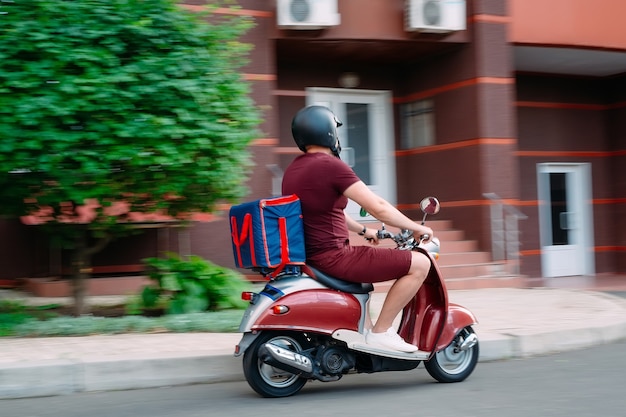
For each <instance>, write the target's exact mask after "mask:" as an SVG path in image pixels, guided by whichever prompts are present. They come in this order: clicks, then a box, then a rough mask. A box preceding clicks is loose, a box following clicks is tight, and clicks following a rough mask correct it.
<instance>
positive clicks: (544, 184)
mask: <svg viewBox="0 0 626 417" xmlns="http://www.w3.org/2000/svg"><path fill="white" fill-rule="evenodd" d="M537 181H538V191H539V224H540V238H541V264H542V274H543V276H545V277H558V276H574V275H586V274H593V271H594V257H593V219H592V215H591V211H592V205H591V204H590V202H591V197H590V195H591V192H590V187H591V186H590V168H589V164H539V165H538V166H537Z"/></svg>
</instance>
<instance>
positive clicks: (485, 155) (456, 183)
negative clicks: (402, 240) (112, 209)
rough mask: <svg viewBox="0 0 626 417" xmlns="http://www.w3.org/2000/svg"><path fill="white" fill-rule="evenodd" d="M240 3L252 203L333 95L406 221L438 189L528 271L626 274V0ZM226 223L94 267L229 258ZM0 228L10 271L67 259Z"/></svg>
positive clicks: (483, 241) (29, 233) (348, 145)
mask: <svg viewBox="0 0 626 417" xmlns="http://www.w3.org/2000/svg"><path fill="white" fill-rule="evenodd" d="M206 3H210V0H206V1H202V0H198V1H196V0H186V1H184V2H183V4H182V6H183V7H186V8H188V9H190V10H199V9H200V8H201V7H202V6H203V5H205V4H206ZM238 3H239V4H240V6H241V8H240V9H239V10H238V11H237V12H236V13H240V14H245V15H248V16H251V17H252V18H253V19H254V20H255V22H256V25H255V27H254V28H253V29H252V30H251V31H250V32H249V33H248V34H247V35H246V37H245V39H244V41H246V42H249V43H251V44H253V45H254V49H253V51H252V52H251V55H250V62H249V64H248V65H247V66H246V67H245V68H244V77H245V78H246V79H247V80H248V81H249V82H250V83H251V85H252V90H253V93H252V94H253V98H254V100H255V101H256V103H257V105H258V106H259V107H260V108H261V110H262V112H263V123H262V125H261V131H262V132H263V135H262V137H260V138H258V139H257V140H256V141H254V142H253V144H252V146H251V151H252V153H253V155H254V162H255V168H254V172H253V175H252V176H251V177H250V179H249V182H248V185H249V188H250V194H249V196H248V197H247V199H248V200H253V199H256V198H262V197H267V196H270V195H274V194H277V193H278V192H279V191H278V190H279V187H278V185H279V183H280V176H281V173H282V170H283V169H284V168H285V167H286V166H287V165H288V164H289V162H290V161H291V160H292V159H293V158H294V157H295V156H297V155H298V154H299V150H298V149H297V147H296V146H295V144H294V142H293V140H292V138H291V132H290V122H291V118H292V117H293V115H294V114H295V113H296V111H297V110H299V109H300V108H301V107H303V106H305V105H308V104H315V103H321V104H324V105H327V106H329V107H331V108H332V109H333V110H334V111H335V112H336V113H337V114H338V116H339V117H340V118H341V119H342V120H343V121H344V127H342V128H341V129H340V135H341V140H342V146H343V147H344V149H346V151H344V152H343V154H344V158H346V160H347V162H349V163H350V164H351V165H352V166H353V168H354V169H355V171H356V172H357V174H358V175H359V176H360V177H361V178H362V179H363V180H364V181H365V182H366V183H367V184H368V185H369V186H370V187H371V188H372V189H373V190H375V191H376V192H377V193H379V194H381V195H383V196H384V197H386V198H387V199H388V200H390V201H392V202H393V203H394V204H395V205H396V206H397V207H398V208H399V209H401V210H402V211H403V212H405V213H406V214H407V215H409V216H412V217H414V218H417V217H418V216H420V212H419V202H420V200H421V198H422V197H425V196H427V195H435V196H437V197H438V198H439V199H440V201H441V203H442V211H441V213H440V214H439V215H438V216H439V217H441V218H445V219H448V220H450V221H452V223H453V224H454V226H455V228H457V229H460V230H462V231H463V232H464V233H465V234H466V235H467V236H469V237H471V238H472V239H475V240H476V241H477V242H478V245H479V247H480V248H481V249H482V250H485V251H488V252H490V253H492V254H493V255H492V256H493V257H494V258H496V257H497V258H506V259H509V260H514V261H515V262H518V268H519V269H518V271H519V272H520V273H521V274H523V275H527V276H546V277H549V276H576V275H595V274H603V273H623V272H626V29H624V26H623V24H622V22H621V19H620V17H621V16H623V15H624V14H625V13H626V3H624V2H623V1H622V0H602V1H601V2H600V3H598V2H596V3H590V2H588V1H585V0H551V1H550V7H549V9H548V8H546V7H545V6H546V5H545V2H544V1H542V0H406V1H405V0H239V2H238ZM218 12H219V13H233V11H230V10H226V9H220V10H218ZM348 211H349V212H350V213H351V214H353V215H355V216H358V207H352V206H349V207H348ZM226 217H227V216H226V213H224V214H223V216H222V217H221V218H220V219H218V220H216V221H213V222H210V223H199V224H195V225H194V226H193V227H192V228H190V229H188V230H185V231H180V230H175V229H155V230H150V231H148V232H147V233H145V234H144V235H142V236H138V237H133V238H132V239H128V240H126V241H122V242H119V243H118V244H115V245H113V246H111V247H110V248H108V249H107V250H105V251H104V252H103V253H101V254H99V255H97V256H96V258H95V263H96V265H101V266H103V267H104V266H107V265H136V264H138V263H140V259H141V258H142V257H146V256H155V255H157V254H158V252H159V251H161V250H174V251H179V252H181V253H193V254H196V255H200V256H202V257H205V258H207V259H210V260H212V261H214V262H216V263H218V264H221V265H224V266H230V267H232V266H233V265H234V263H233V259H232V251H231V248H230V231H229V225H228V221H227V219H226ZM0 227H1V228H3V229H4V230H5V232H4V233H3V235H4V236H15V239H12V240H10V239H8V238H3V239H2V240H3V242H2V245H4V246H5V247H4V248H2V249H3V253H9V254H12V255H13V256H9V257H8V258H6V259H5V260H4V261H3V263H5V264H6V265H5V266H6V268H4V270H3V273H4V274H5V278H18V277H24V276H46V275H55V274H58V272H59V271H60V270H61V269H62V266H63V264H64V262H65V261H64V260H63V256H62V254H56V253H50V252H48V249H47V246H46V245H45V244H43V243H41V242H40V239H39V236H38V234H37V231H36V230H32V229H29V228H27V227H25V226H22V225H19V224H16V223H14V222H3V223H2V224H1V225H0ZM33 252H35V253H34V254H33ZM33 257H34V258H33ZM518 258H519V261H517V259H518ZM113 269H114V268H113ZM0 278H2V277H0Z"/></svg>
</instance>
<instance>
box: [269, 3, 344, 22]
mask: <svg viewBox="0 0 626 417" xmlns="http://www.w3.org/2000/svg"><path fill="white" fill-rule="evenodd" d="M276 21H277V24H278V27H279V28H281V29H322V28H325V27H329V26H337V25H339V23H340V22H341V16H340V15H339V13H338V12H337V0H277V2H276Z"/></svg>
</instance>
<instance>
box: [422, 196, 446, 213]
mask: <svg viewBox="0 0 626 417" xmlns="http://www.w3.org/2000/svg"><path fill="white" fill-rule="evenodd" d="M420 208H421V209H422V211H423V212H424V214H437V213H439V209H440V208H441V204H439V200H437V199H436V198H435V197H426V198H425V199H423V200H422V201H421V202H420Z"/></svg>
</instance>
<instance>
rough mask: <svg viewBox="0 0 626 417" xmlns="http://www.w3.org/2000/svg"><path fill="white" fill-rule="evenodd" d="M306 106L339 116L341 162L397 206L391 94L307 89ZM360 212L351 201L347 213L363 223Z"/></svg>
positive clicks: (367, 91)
mask: <svg viewBox="0 0 626 417" xmlns="http://www.w3.org/2000/svg"><path fill="white" fill-rule="evenodd" d="M307 104H308V105H312V104H319V105H323V106H327V107H328V108H330V109H331V110H332V111H333V112H334V113H335V114H336V115H337V117H338V118H339V120H341V121H342V122H343V126H342V127H340V128H339V130H338V132H339V140H340V141H341V147H342V149H343V150H342V152H341V159H343V160H344V161H346V162H347V163H348V164H349V165H350V166H352V169H353V170H354V172H355V173H356V174H357V175H358V176H359V178H361V180H363V182H364V183H365V184H366V185H367V186H368V187H369V188H370V189H371V190H372V191H374V192H375V193H376V194H378V195H379V196H381V197H383V198H384V199H386V200H387V201H389V202H390V203H391V204H395V203H396V178H395V175H396V173H395V157H394V154H393V151H394V138H393V119H392V108H391V94H390V93H389V92H388V91H373V90H352V89H343V88H341V89H334V88H308V89H307ZM360 209H361V208H360V207H359V206H358V205H357V204H356V203H354V202H352V201H350V202H349V203H348V207H347V208H346V211H347V213H348V214H349V215H350V216H352V217H354V218H358V219H360V220H364V219H363V217H360ZM368 218H369V219H372V218H371V216H368Z"/></svg>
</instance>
